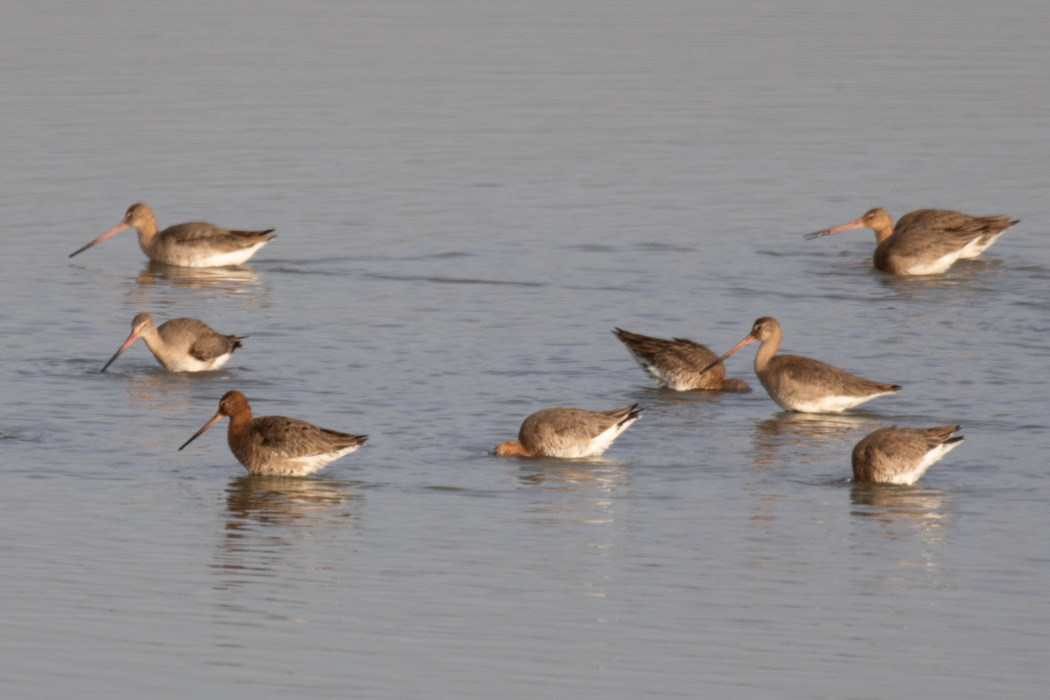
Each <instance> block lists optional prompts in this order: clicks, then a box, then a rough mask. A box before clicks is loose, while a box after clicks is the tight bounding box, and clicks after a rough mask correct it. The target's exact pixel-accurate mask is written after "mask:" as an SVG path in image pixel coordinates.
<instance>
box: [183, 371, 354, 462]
mask: <svg viewBox="0 0 1050 700" xmlns="http://www.w3.org/2000/svg"><path fill="white" fill-rule="evenodd" d="M225 416H229V417H230V428H229V430H227V432H226V441H227V442H228V443H229V445H230V451H231V452H233V455H234V457H236V458H237V461H238V462H240V463H241V464H243V465H244V468H245V469H247V470H248V472H249V473H250V474H268V475H273V476H306V475H308V474H313V473H314V472H316V471H318V470H320V469H322V468H323V467H324V466H325V465H326V464H328V463H329V462H332V461H334V460H336V459H339V458H340V457H342V456H343V455H347V454H350V453H351V452H353V451H354V450H356V449H357V448H358V447H360V446H361V445H363V444H365V441H366V440H368V436H367V435H348V434H346V433H338V432H336V431H334V430H326V429H324V428H318V427H317V426H316V425H311V424H310V423H307V422H305V421H301V420H297V419H295V418H285V417H284V416H263V417H262V418H252V409H251V406H249V405H248V399H246V398H245V397H244V394H242V393H241V392H239V391H228V392H226V394H225V395H223V397H222V399H221V400H220V401H219V410H218V412H217V413H216V414H215V415H214V416H213V417H212V419H211V420H209V421H208V422H207V423H205V424H204V427H203V428H201V429H200V430H198V431H197V432H196V433H194V434H193V437H191V438H190V439H189V440H187V441H186V442H185V443H183V445H182V447H180V448H179V449H180V450H181V449H183V448H184V447H186V445H188V444H190V443H191V442H193V441H194V440H196V439H197V438H198V437H199V436H200V435H201V434H202V433H204V431H205V430H207V429H208V428H210V427H211V426H213V425H215V424H216V423H218V422H219V421H220V420H222V419H223V418H224V417H225Z"/></svg>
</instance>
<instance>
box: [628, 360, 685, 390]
mask: <svg viewBox="0 0 1050 700" xmlns="http://www.w3.org/2000/svg"><path fill="white" fill-rule="evenodd" d="M639 364H641V365H642V367H643V368H644V369H645V371H646V372H648V373H649V376H650V377H652V378H653V379H654V380H656V385H657V386H660V387H667V388H668V389H673V390H674V391H689V390H690V389H692V388H693V385H692V384H690V383H689V382H686V381H683V380H682V379H681V378H680V377H679V376H678V375H676V374H672V373H670V372H664V371H663V370H662V369H660V368H659V367H657V366H656V365H651V364H649V363H647V362H641V361H639Z"/></svg>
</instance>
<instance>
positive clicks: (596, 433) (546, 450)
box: [495, 404, 642, 459]
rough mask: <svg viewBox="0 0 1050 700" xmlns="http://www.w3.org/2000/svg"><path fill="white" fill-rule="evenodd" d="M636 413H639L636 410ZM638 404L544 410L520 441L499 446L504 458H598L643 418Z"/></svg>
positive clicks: (528, 423)
mask: <svg viewBox="0 0 1050 700" xmlns="http://www.w3.org/2000/svg"><path fill="white" fill-rule="evenodd" d="M635 409H637V410H635ZM641 413H642V411H641V409H638V404H633V405H631V406H628V407H627V408H621V409H618V410H616V411H586V410H584V409H582V408H545V409H543V410H542V411H536V412H535V413H533V414H532V415H531V416H529V417H528V418H526V419H525V421H524V422H523V423H522V424H521V430H519V431H518V439H517V440H508V441H507V442H501V443H500V444H498V445H496V450H495V453H496V454H497V455H501V456H508V455H518V456H521V457H564V458H569V459H572V458H576V457H597V456H599V455H600V454H602V453H603V452H605V451H606V450H607V449H609V446H610V445H612V444H613V440H615V439H616V438H617V437H619V436H620V433H622V432H623V431H625V430H627V428H628V426H630V425H631V424H632V423H634V422H635V421H636V420H638V418H639V417H640V416H641Z"/></svg>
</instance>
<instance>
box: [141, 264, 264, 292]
mask: <svg viewBox="0 0 1050 700" xmlns="http://www.w3.org/2000/svg"><path fill="white" fill-rule="evenodd" d="M135 281H136V282H138V284H139V291H140V292H141V291H143V290H146V289H148V288H149V287H151V286H152V285H158V284H160V285H167V286H169V287H183V288H191V289H216V290H219V291H224V292H227V293H230V294H240V293H243V292H244V291H246V288H247V287H252V286H256V285H258V284H259V273H257V272H256V271H255V270H253V269H252V268H250V267H244V266H242V265H238V266H234V267H177V266H175V265H165V264H163V263H156V262H150V263H149V264H148V265H146V267H144V268H142V272H140V273H139V276H138V277H136V278H135Z"/></svg>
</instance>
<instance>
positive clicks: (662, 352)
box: [613, 328, 751, 391]
mask: <svg viewBox="0 0 1050 700" xmlns="http://www.w3.org/2000/svg"><path fill="white" fill-rule="evenodd" d="M613 335H615V336H616V337H617V338H619V339H620V340H621V341H622V342H623V344H624V345H626V346H627V349H628V350H630V352H631V356H632V357H634V359H635V361H636V362H638V364H639V365H641V367H642V369H644V370H645V371H646V372H648V373H649V376H650V377H652V378H653V379H655V380H656V383H657V385H658V386H661V387H667V388H668V389H673V390H674V391H691V390H693V389H709V390H713V391H751V387H749V386H748V385H747V382H745V381H744V380H743V379H726V378H725V376H726V371H725V367H723V366H722V365H718V366H716V367H712V368H711V370H710V371H709V372H706V373H704V374H701V373H700V370H701V369H703V368H704V367H706V366H708V365H710V364H711V363H712V362H713V361H714V360H715V359H717V357H718V356H717V355H715V354H714V353H713V352H712V351H711V350H709V349H708V348H707V347H706V346H704V345H701V344H700V343H696V342H693V341H692V340H686V339H685V338H673V339H671V340H664V339H663V338H653V337H651V336H648V335H640V334H638V333H631V332H630V331H625V330H623V329H622V328H617V329H616V330H614V331H613Z"/></svg>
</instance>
